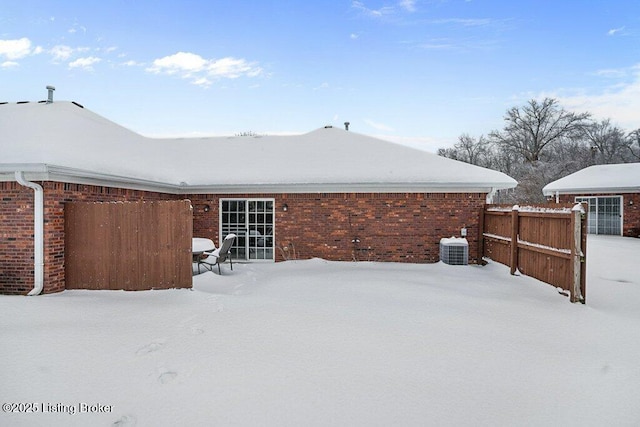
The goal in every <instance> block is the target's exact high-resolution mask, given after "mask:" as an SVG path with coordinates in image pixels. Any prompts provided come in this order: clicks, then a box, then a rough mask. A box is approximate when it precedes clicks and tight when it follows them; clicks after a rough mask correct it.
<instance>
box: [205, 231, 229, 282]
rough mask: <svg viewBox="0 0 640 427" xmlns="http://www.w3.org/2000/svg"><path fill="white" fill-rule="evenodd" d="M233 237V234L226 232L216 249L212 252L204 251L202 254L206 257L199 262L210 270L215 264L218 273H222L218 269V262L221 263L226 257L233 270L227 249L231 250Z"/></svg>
mask: <svg viewBox="0 0 640 427" xmlns="http://www.w3.org/2000/svg"><path fill="white" fill-rule="evenodd" d="M235 239H236V235H235V234H233V233H232V234H228V235H227V237H225V238H224V240H223V241H222V245H221V246H220V247H219V248H218V249H215V250H214V251H212V252H204V255H207V258H205V259H203V260H201V261H200V264H204V265H205V267H206V268H208V269H209V270H210V271H213V266H214V265H217V266H218V274H222V271H221V270H220V263H223V262H225V261H226V260H227V259H228V260H229V263H230V264H231V270H233V259H232V258H231V253H230V252H229V251H230V250H231V246H233V241H234V240H235ZM207 266H208V267H207Z"/></svg>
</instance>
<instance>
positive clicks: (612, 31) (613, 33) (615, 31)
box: [607, 27, 624, 36]
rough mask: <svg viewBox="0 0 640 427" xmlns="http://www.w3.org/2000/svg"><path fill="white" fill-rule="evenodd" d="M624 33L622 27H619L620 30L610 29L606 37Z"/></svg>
mask: <svg viewBox="0 0 640 427" xmlns="http://www.w3.org/2000/svg"><path fill="white" fill-rule="evenodd" d="M621 31H624V27H620V28H612V29H611V30H609V31H607V35H608V36H615V35H616V34H617V33H619V32H621Z"/></svg>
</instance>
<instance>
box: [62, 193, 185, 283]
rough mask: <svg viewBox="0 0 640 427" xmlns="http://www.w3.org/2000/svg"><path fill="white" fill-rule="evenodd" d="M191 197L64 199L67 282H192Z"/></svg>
mask: <svg viewBox="0 0 640 427" xmlns="http://www.w3.org/2000/svg"><path fill="white" fill-rule="evenodd" d="M192 217H193V214H192V209H191V202H190V201H189V200H182V201H154V202H111V203H87V202H72V203H66V204H65V208H64V219H65V221H64V222H65V287H66V288H67V289H114V290H115V289H124V290H129V291H133V290H147V289H167V288H190V287H191V283H192V281H191V276H192V269H191V237H192V229H193V219H192Z"/></svg>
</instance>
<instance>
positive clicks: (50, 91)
mask: <svg viewBox="0 0 640 427" xmlns="http://www.w3.org/2000/svg"><path fill="white" fill-rule="evenodd" d="M54 90H56V88H55V87H53V86H47V93H48V96H47V104H52V103H53V91H54Z"/></svg>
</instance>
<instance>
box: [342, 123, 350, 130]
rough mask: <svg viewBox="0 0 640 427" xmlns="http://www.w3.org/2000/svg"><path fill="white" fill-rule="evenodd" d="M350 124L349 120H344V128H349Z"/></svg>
mask: <svg viewBox="0 0 640 427" xmlns="http://www.w3.org/2000/svg"><path fill="white" fill-rule="evenodd" d="M350 124H351V123H349V122H344V130H349V125H350Z"/></svg>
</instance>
